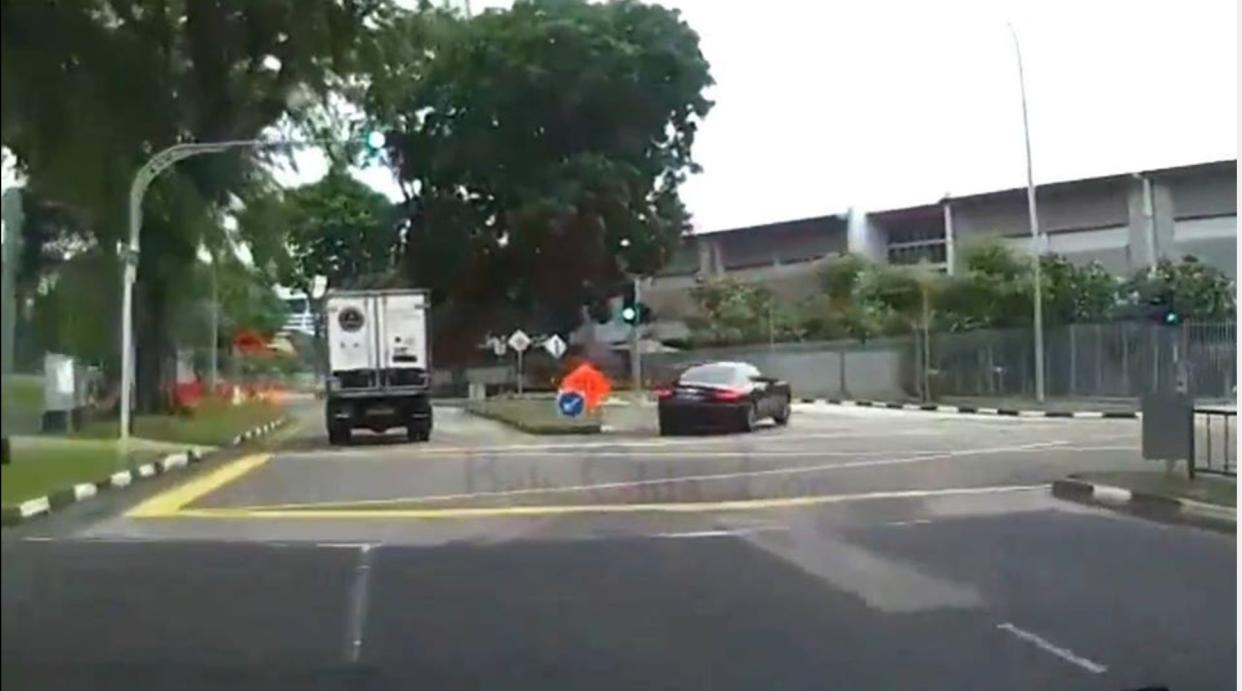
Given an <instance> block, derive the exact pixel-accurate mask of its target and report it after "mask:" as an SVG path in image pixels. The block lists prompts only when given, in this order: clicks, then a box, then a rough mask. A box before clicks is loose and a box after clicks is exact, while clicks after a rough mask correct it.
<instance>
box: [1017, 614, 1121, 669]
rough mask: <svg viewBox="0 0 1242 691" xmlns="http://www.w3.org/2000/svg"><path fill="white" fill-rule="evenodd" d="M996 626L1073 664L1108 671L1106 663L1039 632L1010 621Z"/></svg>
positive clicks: (1083, 667)
mask: <svg viewBox="0 0 1242 691" xmlns="http://www.w3.org/2000/svg"><path fill="white" fill-rule="evenodd" d="M996 628H998V629H1000V630H1002V631H1008V632H1009V633H1011V634H1013V635H1015V636H1017V637H1018V638H1021V639H1022V640H1024V641H1027V642H1028V643H1033V644H1034V645H1035V647H1037V648H1039V649H1040V650H1043V651H1044V652H1047V653H1052V654H1053V655H1056V656H1057V657H1059V658H1061V659H1062V660H1065V661H1066V662H1068V663H1070V664H1072V665H1076V666H1078V667H1081V668H1082V669H1085V670H1087V671H1088V672H1091V673H1092V674H1103V673H1104V672H1107V671H1108V668H1107V667H1105V666H1104V665H1101V664H1100V663H1098V662H1092V661H1091V660H1088V659H1087V658H1085V657H1079V656H1078V655H1075V654H1074V653H1073V651H1070V650H1066V649H1065V648H1062V647H1060V646H1058V645H1054V644H1053V643H1051V642H1049V641H1048V640H1047V639H1044V638H1043V637H1041V636H1039V635H1037V634H1034V633H1031V632H1030V631H1027V630H1025V629H1020V628H1018V627H1017V626H1014V625H1013V624H1011V623H1009V622H1005V623H1004V624H997V625H996Z"/></svg>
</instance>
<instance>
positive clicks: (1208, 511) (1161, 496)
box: [1052, 470, 1238, 533]
mask: <svg viewBox="0 0 1242 691" xmlns="http://www.w3.org/2000/svg"><path fill="white" fill-rule="evenodd" d="M1052 494H1053V495H1054V496H1056V497H1059V498H1061V499H1066V500H1069V501H1075V502H1079V503H1083V504H1090V505H1093V506H1101V507H1104V508H1109V509H1113V510H1116V511H1120V512H1123V513H1128V514H1131V515H1135V516H1140V517H1143V518H1148V519H1152V520H1157V521H1162V522H1166V523H1175V524H1183V525H1195V526H1199V527H1203V528H1209V529H1212V530H1218V531H1222V532H1228V533H1236V532H1237V523H1238V512H1237V481H1236V479H1234V478H1229V477H1219V476H1204V475H1199V476H1198V477H1196V478H1195V479H1193V480H1191V479H1189V478H1187V477H1185V476H1177V475H1170V474H1168V473H1166V472H1164V471H1162V470H1152V471H1141V470H1135V471H1111V472H1091V473H1076V474H1074V475H1070V476H1069V477H1067V478H1065V479H1063V480H1057V481H1056V482H1053V483H1052Z"/></svg>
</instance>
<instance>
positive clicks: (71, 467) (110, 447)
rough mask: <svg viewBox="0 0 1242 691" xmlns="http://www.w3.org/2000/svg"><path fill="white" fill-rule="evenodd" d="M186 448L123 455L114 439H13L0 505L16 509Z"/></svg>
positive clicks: (0, 474)
mask: <svg viewBox="0 0 1242 691" xmlns="http://www.w3.org/2000/svg"><path fill="white" fill-rule="evenodd" d="M178 450H181V451H183V450H185V449H184V447H172V448H162V447H161V446H160V445H138V444H135V445H133V448H131V449H130V451H129V453H128V454H122V453H121V452H120V450H119V449H118V448H117V444H116V442H114V441H111V440H95V439H64V438H59V437H14V438H13V459H12V462H11V463H9V464H8V465H5V466H0V504H3V505H4V506H14V505H16V504H20V503H21V502H23V501H26V500H27V499H33V498H35V497H42V496H44V495H47V494H51V493H52V492H55V491H57V490H62V489H67V488H70V487H72V486H74V485H76V484H79V483H83V482H91V483H94V482H100V481H102V480H105V479H107V478H108V476H110V475H112V474H113V473H115V472H118V471H121V470H125V469H127V468H130V467H133V466H135V465H140V464H142V463H147V462H150V461H153V460H155V459H157V458H160V457H162V456H164V455H165V454H168V453H173V452H174V451H178Z"/></svg>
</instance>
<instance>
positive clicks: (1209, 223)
mask: <svg viewBox="0 0 1242 691" xmlns="http://www.w3.org/2000/svg"><path fill="white" fill-rule="evenodd" d="M1173 241H1174V245H1175V247H1176V253H1177V256H1178V257H1181V256H1183V255H1187V254H1191V255H1194V256H1196V257H1199V259H1200V260H1201V261H1202V262H1203V263H1205V264H1207V265H1209V266H1212V267H1215V268H1217V269H1219V270H1220V271H1222V272H1224V273H1225V274H1226V275H1227V276H1229V277H1230V278H1234V279H1236V278H1237V269H1238V265H1237V262H1236V259H1237V256H1238V217H1237V216H1213V217H1208V218H1194V219H1186V220H1180V221H1176V222H1174V224H1173Z"/></svg>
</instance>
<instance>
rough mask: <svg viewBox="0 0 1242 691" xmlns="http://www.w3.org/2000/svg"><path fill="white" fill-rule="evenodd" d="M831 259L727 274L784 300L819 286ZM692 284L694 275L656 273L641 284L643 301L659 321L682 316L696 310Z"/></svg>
mask: <svg viewBox="0 0 1242 691" xmlns="http://www.w3.org/2000/svg"><path fill="white" fill-rule="evenodd" d="M834 256H835V255H834ZM830 259H831V258H829V257H825V258H823V259H818V260H813V261H804V262H799V263H796V264H776V265H770V266H754V267H748V268H744V269H735V270H732V271H729V272H727V276H728V277H729V278H731V279H733V280H736V281H740V282H743V283H760V284H762V285H764V286H765V287H767V288H768V289H769V290H772V291H773V292H774V293H776V294H777V295H779V296H781V297H783V298H785V299H787V300H800V299H802V298H804V297H806V296H809V295H813V294H815V292H816V291H817V290H818V289H819V283H820V280H821V279H820V274H821V272H822V271H823V268H824V266H825V264H826V263H827V262H828V261H830ZM695 285H697V280H696V278H695V277H694V276H657V277H655V278H653V279H650V280H648V281H645V282H644V283H643V287H642V291H643V302H644V303H646V304H647V306H648V307H650V308H651V310H652V312H654V313H655V314H656V316H657V318H658V319H660V320H665V319H684V318H685V317H687V316H689V315H691V314H693V313H694V312H695V304H694V299H693V298H692V297H691V296H690V291H691V290H692V289H693V288H694V286H695Z"/></svg>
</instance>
